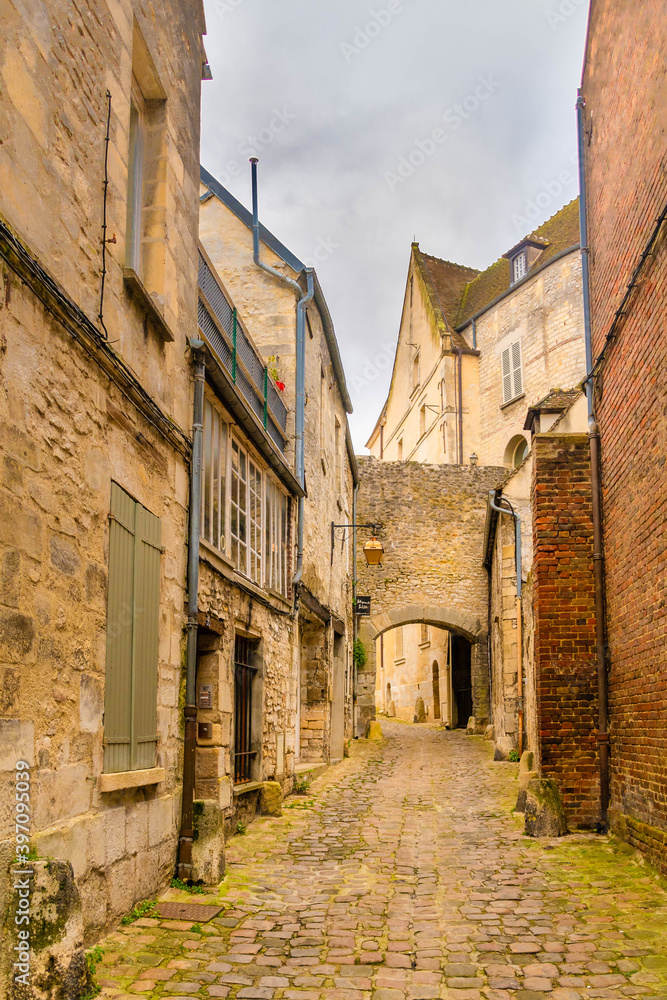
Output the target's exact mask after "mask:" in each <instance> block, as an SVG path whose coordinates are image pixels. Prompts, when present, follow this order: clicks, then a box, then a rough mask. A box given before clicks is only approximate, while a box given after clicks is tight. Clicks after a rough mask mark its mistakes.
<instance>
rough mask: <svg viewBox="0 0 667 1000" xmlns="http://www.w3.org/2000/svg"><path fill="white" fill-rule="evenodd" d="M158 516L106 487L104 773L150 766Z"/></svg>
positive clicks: (153, 721) (152, 763) (154, 745)
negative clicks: (108, 497)
mask: <svg viewBox="0 0 667 1000" xmlns="http://www.w3.org/2000/svg"><path fill="white" fill-rule="evenodd" d="M160 527H161V526H160V519H159V518H158V517H155V515H154V514H151V513H150V511H148V510H146V508H145V507H142V505H141V504H140V503H137V502H136V501H135V500H133V499H132V497H131V496H130V495H129V494H128V493H126V492H125V490H123V489H121V487H120V486H118V485H117V484H116V483H112V484H111V513H110V528H109V586H108V597H107V659H106V680H105V693H104V771H105V772H115V771H136V770H140V769H142V768H149V767H155V755H156V748H157V732H156V727H157V661H158V623H159V612H160V554H161V531H160Z"/></svg>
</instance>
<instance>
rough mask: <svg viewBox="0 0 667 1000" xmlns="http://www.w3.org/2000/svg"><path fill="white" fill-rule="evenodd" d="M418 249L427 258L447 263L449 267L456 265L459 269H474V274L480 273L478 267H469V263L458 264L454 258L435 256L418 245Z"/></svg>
mask: <svg viewBox="0 0 667 1000" xmlns="http://www.w3.org/2000/svg"><path fill="white" fill-rule="evenodd" d="M418 249H419V252H420V254H421V255H422V256H423V257H428V259H429V260H437V261H438V263H439V264H448V265H449V266H450V267H458V269H459V270H460V271H474V272H475V273H476V274H481V271H480V269H479V268H478V267H471V266H470V265H469V264H458V263H457V262H456V261H455V260H447V259H446V258H445V257H436V256H435V254H432V253H426V251H425V250H422V249H421V247H419V246H418Z"/></svg>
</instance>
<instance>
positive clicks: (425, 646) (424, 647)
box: [418, 639, 431, 649]
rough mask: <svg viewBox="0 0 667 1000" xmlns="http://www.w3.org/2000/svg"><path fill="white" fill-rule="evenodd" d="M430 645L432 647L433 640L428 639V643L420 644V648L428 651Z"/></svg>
mask: <svg viewBox="0 0 667 1000" xmlns="http://www.w3.org/2000/svg"><path fill="white" fill-rule="evenodd" d="M430 645H431V640H430V639H427V640H426V642H420V643H418V646H419V648H420V649H428V647H429V646H430Z"/></svg>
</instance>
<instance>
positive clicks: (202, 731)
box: [197, 722, 213, 740]
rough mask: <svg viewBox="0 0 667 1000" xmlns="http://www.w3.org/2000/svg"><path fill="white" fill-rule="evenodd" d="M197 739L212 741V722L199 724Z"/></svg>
mask: <svg viewBox="0 0 667 1000" xmlns="http://www.w3.org/2000/svg"><path fill="white" fill-rule="evenodd" d="M197 738H198V739H200V740H212V739H213V723H212V722H200V723H199V725H198V726H197Z"/></svg>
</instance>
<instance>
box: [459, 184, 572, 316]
mask: <svg viewBox="0 0 667 1000" xmlns="http://www.w3.org/2000/svg"><path fill="white" fill-rule="evenodd" d="M529 237H530V238H533V239H538V240H540V241H541V240H548V243H549V245H548V246H547V247H546V248H545V249H544V250H543V251H542V253H541V254H540V255H539V257H538V258H537V260H536V261H535V263H534V264H533V266H532V267H531V268H530V269H529V271H528V274H530V273H531V271H534V270H535V269H536V268H538V267H542V265H543V264H545V263H546V262H547V261H549V260H551V259H552V258H553V257H555V256H557V254H559V253H562V252H563V250H568V249H569V248H570V247H574V246H578V245H579V199H578V198H575V199H574V201H571V202H570V203H569V205H566V206H565V207H564V208H561V210H560V212H556V214H555V215H552V217H551V218H550V219H548V220H547V221H546V222H545V223H544V224H543V225H542V226H540V227H539V229H535V230H534V231H533V232H532V233H528V234H527V237H526V238H529ZM509 287H510V262H509V260H507V259H506V258H504V257H501V258H500V260H497V261H496V262H495V264H492V265H491V267H487V269H486V271H482V273H481V274H479V275H478V276H477V277H476V278H475V279H474V280H473V281H470V283H469V284H468V285H467V286H466V289H465V291H464V293H463V295H462V297H461V301H460V304H459V308H458V312H457V316H456V324H455V325H456V326H457V327H458V328H459V329H460V328H461V327H462V326H463V325H465V324H466V323H467V322H469V321H470V318H471V317H472V316H474V315H475V313H478V312H479V311H480V310H481V309H484V307H485V306H488V305H489V304H490V303H491V302H493V300H494V299H496V298H497V297H498V296H499V295H502V293H503V292H506V291H508V290H509Z"/></svg>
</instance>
